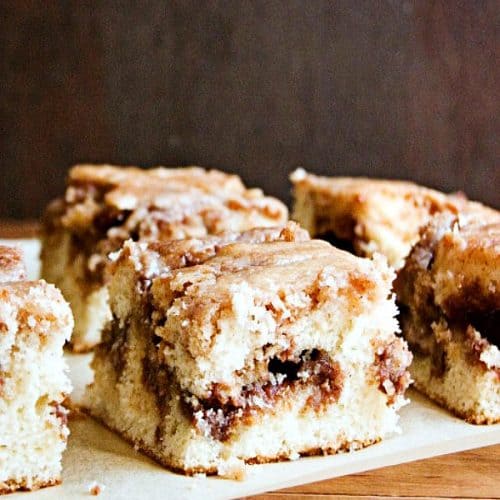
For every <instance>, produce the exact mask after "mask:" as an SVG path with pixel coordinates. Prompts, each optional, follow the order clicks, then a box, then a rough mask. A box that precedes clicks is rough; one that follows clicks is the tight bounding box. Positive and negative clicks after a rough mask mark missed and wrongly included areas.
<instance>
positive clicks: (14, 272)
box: [0, 245, 26, 283]
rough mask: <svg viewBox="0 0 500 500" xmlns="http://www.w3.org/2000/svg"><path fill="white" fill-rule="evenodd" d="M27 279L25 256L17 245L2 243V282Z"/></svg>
mask: <svg viewBox="0 0 500 500" xmlns="http://www.w3.org/2000/svg"><path fill="white" fill-rule="evenodd" d="M24 279H26V269H25V267H24V262H23V256H22V253H21V251H20V250H18V249H17V248H15V247H7V246H3V245H0V283H5V282H8V281H20V280H24Z"/></svg>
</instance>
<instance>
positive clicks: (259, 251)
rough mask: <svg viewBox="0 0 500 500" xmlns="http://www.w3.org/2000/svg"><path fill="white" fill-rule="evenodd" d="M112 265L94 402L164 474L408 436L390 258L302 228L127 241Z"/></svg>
mask: <svg viewBox="0 0 500 500" xmlns="http://www.w3.org/2000/svg"><path fill="white" fill-rule="evenodd" d="M273 240H274V241H273ZM113 259H114V263H113V265H112V267H110V268H109V271H110V273H111V278H110V281H109V293H110V305H111V311H112V318H113V319H112V321H111V323H110V324H109V325H108V327H107V328H106V331H105V334H104V339H103V342H102V343H101V344H100V345H99V346H98V347H97V348H96V350H95V354H94V359H93V362H92V367H93V370H94V381H93V383H92V384H91V385H90V386H89V387H88V388H87V393H86V397H85V403H84V405H85V406H86V408H87V409H88V411H89V412H90V413H91V414H92V415H93V416H94V417H96V418H98V419H99V420H101V421H102V422H103V423H104V424H105V425H107V426H108V427H109V428H111V429H114V430H115V431H117V432H118V433H119V434H121V435H122V436H123V437H124V438H125V439H127V440H128V441H130V442H131V443H133V444H134V445H135V446H136V447H137V448H139V449H141V450H142V451H143V452H145V453H146V454H148V455H149V456H151V457H153V458H154V459H155V460H157V461H158V462H159V463H160V464H163V465H164V466H166V467H169V468H171V469H174V470H177V471H180V472H183V473H186V474H193V473H198V472H204V473H208V474H219V475H223V476H238V475H239V474H240V473H241V471H242V467H243V464H244V463H245V462H246V463H263V462H269V461H277V460H287V459H295V458H298V457H299V456H301V455H315V454H327V453H336V452H339V451H345V450H354V449H357V448H361V447H363V446H367V445H369V444H371V443H375V442H377V441H379V440H380V439H382V438H384V437H386V436H388V435H389V434H391V433H393V432H395V431H397V430H398V425H397V422H398V413H397V411H398V409H399V408H400V406H401V405H402V404H404V402H405V399H404V391H405V389H406V387H407V385H408V383H409V374H408V372H407V366H408V365H409V363H410V361H411V354H410V353H409V352H408V350H407V347H406V343H405V342H404V341H403V340H402V339H401V338H398V337H397V336H396V335H395V332H396V330H397V328H398V325H397V321H396V319H395V315H396V312H397V310H396V306H395V301H394V297H392V294H391V283H392V280H393V271H390V270H389V268H388V267H387V264H385V261H383V260H382V259H378V258H377V259H375V260H373V261H371V260H368V259H362V258H359V257H355V256H353V255H351V254H349V253H347V252H343V251H341V250H338V249H336V248H334V247H332V246H331V245H330V244H328V243H327V242H324V241H310V240H308V239H307V238H306V237H305V233H304V232H303V231H301V230H299V229H298V228H297V227H294V226H293V225H288V226H287V227H285V228H284V229H283V230H281V231H278V232H276V230H272V229H268V230H254V231H251V232H247V233H243V234H241V235H234V234H233V235H228V234H226V235H221V236H212V237H207V238H201V239H187V240H184V241H177V242H172V243H156V242H155V243H144V242H142V243H141V242H139V243H132V242H129V243H126V244H125V246H124V248H123V250H122V251H121V252H119V253H118V254H117V255H114V256H113Z"/></svg>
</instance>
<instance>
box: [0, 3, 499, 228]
mask: <svg viewBox="0 0 500 500" xmlns="http://www.w3.org/2000/svg"><path fill="white" fill-rule="evenodd" d="M119 4H120V5H119V6H118V2H112V1H104V2H81V1H64V2H63V1H60V2H55V1H54V2H43V3H42V2H23V1H19V0H3V1H2V2H1V3H0V19H1V21H0V23H1V25H0V61H1V64H0V84H1V85H0V125H1V143H0V155H1V160H0V161H1V163H0V167H1V175H0V217H15V218H22V217H36V216H38V215H39V213H40V211H41V210H42V207H43V206H44V204H45V203H46V202H47V200H48V199H50V198H51V197H53V196H55V195H57V194H58V193H60V192H61V191H62V189H63V183H64V175H65V171H66V169H67V167H68V166H69V165H70V164H72V163H75V162H79V161H93V162H103V161H108V162H115V163H122V164H135V163H137V164H141V165H152V164H166V165H173V164H188V163H197V164H202V165H206V166H216V167H221V168H224V169H227V170H232V171H236V172H238V173H240V174H241V175H242V176H243V178H244V180H245V181H246V182H247V183H249V184H251V185H260V186H262V187H263V188H264V189H265V190H266V191H267V192H269V193H271V194H275V195H279V196H281V197H284V198H285V199H288V196H289V195H288V193H289V185H288V182H287V174H288V172H289V171H290V170H291V169H293V168H294V167H296V166H297V165H304V166H306V167H307V168H309V169H311V170H314V171H317V172H320V173H328V174H352V175H358V174H367V175H372V176H382V177H400V178H413V179H415V180H417V181H419V182H423V183H426V184H428V185H431V186H435V187H439V188H442V189H446V190H457V189H463V190H465V191H466V192H467V193H468V194H469V195H470V196H471V197H474V198H479V199H482V200H484V201H486V202H489V203H490V204H493V205H496V206H499V205H500V195H499V191H500V167H499V166H498V158H499V157H500V154H499V153H500V151H499V149H500V148H499V142H498V139H497V134H498V132H499V118H498V117H499V116H500V109H499V99H498V88H499V85H500V84H499V81H500V79H499V67H500V65H499V64H498V58H499V45H500V40H499V35H498V26H499V22H500V12H499V11H500V8H499V3H498V1H497V0H491V1H480V0H470V1H450V0H435V1H433V0H416V1H404V0H392V1H390V0H380V1H375V0H370V1H361V0H359V1H354V0H342V1H332V0H330V1H326V0H325V1H320V0H317V1H315V0H309V1H306V0H303V1H292V0H290V1H252V2H250V1H248V2H242V1H213V0H212V1H206V2H200V1H194V0H193V1H169V2H165V1H162V0H151V1H148V2H132V1H122V2H119Z"/></svg>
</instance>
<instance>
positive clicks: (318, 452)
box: [82, 408, 381, 476]
mask: <svg viewBox="0 0 500 500" xmlns="http://www.w3.org/2000/svg"><path fill="white" fill-rule="evenodd" d="M82 412H84V413H85V414H87V415H88V416H90V417H92V418H93V419H95V420H97V421H98V422H99V423H101V424H102V425H103V426H104V427H106V428H107V429H109V430H110V431H111V432H113V433H115V434H117V435H118V436H120V438H122V439H124V440H125V441H127V442H128V443H129V444H130V445H131V446H133V447H134V449H139V450H140V451H141V452H142V453H144V454H145V455H146V456H148V457H149V458H151V459H152V460H154V461H155V462H156V463H157V464H159V465H161V466H163V467H166V468H167V469H169V470H171V471H172V472H176V473H178V474H184V475H186V476H194V475H196V474H206V475H207V476H215V475H220V473H219V471H218V469H217V467H208V468H207V467H191V468H183V467H180V466H178V465H175V464H173V463H172V462H169V461H168V460H165V458H164V457H163V456H162V455H160V454H158V453H156V452H155V450H153V449H151V448H149V447H148V446H146V445H145V444H144V443H143V442H142V441H140V442H138V441H136V440H134V439H131V438H130V437H129V436H127V435H125V434H123V433H122V432H120V430H118V429H114V428H113V427H112V426H110V425H109V423H108V422H106V421H105V420H103V419H102V418H99V417H97V416H95V415H93V414H92V412H91V411H90V410H89V409H88V408H82ZM380 441H381V438H376V439H370V440H366V441H359V440H353V441H349V440H347V439H346V440H344V441H342V442H341V443H340V444H339V445H338V446H337V447H336V448H332V447H326V448H317V447H315V448H311V449H309V450H304V451H302V452H301V453H300V454H299V456H300V457H313V456H326V455H336V454H338V453H347V452H349V451H351V450H360V449H362V448H366V447H368V446H371V445H373V444H376V443H378V442H380ZM296 458H298V457H294V458H292V457H290V456H289V455H284V454H279V455H276V456H273V457H267V456H261V455H257V456H255V457H252V458H250V459H248V460H245V463H246V464H248V465H256V464H270V463H276V462H288V461H290V460H295V459H296Z"/></svg>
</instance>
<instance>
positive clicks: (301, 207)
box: [291, 169, 494, 269]
mask: <svg viewBox="0 0 500 500" xmlns="http://www.w3.org/2000/svg"><path fill="white" fill-rule="evenodd" d="M291 180H292V183H293V185H294V198H295V202H294V210H293V215H292V218H293V219H294V220H296V221H297V222H299V223H300V224H301V225H302V226H303V227H304V228H306V229H307V230H308V231H309V232H310V234H311V235H312V236H314V237H319V238H323V239H327V240H328V241H330V242H332V243H333V244H334V245H336V246H339V247H340V248H344V249H346V250H349V251H351V252H354V253H356V254H357V255H361V256H372V255H373V254H374V253H376V252H379V253H382V254H383V255H385V257H386V258H387V260H388V262H389V264H390V265H391V266H393V267H394V268H396V269H399V268H400V267H402V265H403V264H404V259H405V257H406V256H407V255H408V253H409V252H410V250H411V247H412V246H413V245H414V244H415V243H416V242H417V241H418V238H419V230H420V228H421V227H422V226H424V225H425V224H426V223H428V222H429V221H430V220H431V218H432V217H433V216H434V215H436V214H437V213H441V212H444V211H449V212H452V213H455V214H456V213H459V212H463V211H467V212H469V213H471V214H476V213H481V216H482V217H483V218H484V217H486V218H489V217H492V216H494V214H493V212H494V211H493V210H491V209H489V208H487V207H485V206H483V205H481V204H480V203H477V202H472V201H469V200H467V199H466V198H465V196H464V195H463V194H452V195H447V194H444V193H441V192H439V191H436V190H433V189H429V188H426V187H423V186H419V185H417V184H414V183H412V182H406V181H396V180H382V179H370V178H365V177H321V176H317V175H313V174H309V173H307V172H305V171H304V170H303V169H298V170H296V171H295V172H294V173H293V174H292V175H291Z"/></svg>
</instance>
